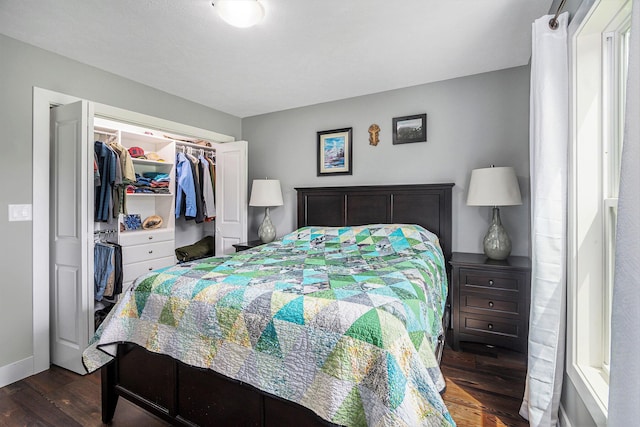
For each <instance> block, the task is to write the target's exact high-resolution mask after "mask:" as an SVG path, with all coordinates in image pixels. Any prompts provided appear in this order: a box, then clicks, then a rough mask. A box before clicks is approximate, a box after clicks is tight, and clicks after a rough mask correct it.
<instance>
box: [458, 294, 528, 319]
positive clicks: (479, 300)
mask: <svg viewBox="0 0 640 427" xmlns="http://www.w3.org/2000/svg"><path fill="white" fill-rule="evenodd" d="M521 306H522V304H521V303H520V301H518V300H507V299H500V298H495V297H493V296H492V295H486V294H471V293H463V294H461V295H460V310H461V311H466V312H474V313H480V314H490V315H494V316H503V317H504V316H507V317H518V316H520V314H521V311H522V309H521Z"/></svg>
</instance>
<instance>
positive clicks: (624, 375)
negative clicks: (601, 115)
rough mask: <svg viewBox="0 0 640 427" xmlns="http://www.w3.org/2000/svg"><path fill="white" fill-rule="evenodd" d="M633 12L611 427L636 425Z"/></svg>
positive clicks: (639, 167) (639, 98) (639, 348)
mask: <svg viewBox="0 0 640 427" xmlns="http://www.w3.org/2000/svg"><path fill="white" fill-rule="evenodd" d="M632 8H633V9H632V12H631V14H632V15H631V16H632V18H631V40H630V46H629V73H628V76H629V77H628V80H627V97H626V103H627V106H626V113H625V114H626V116H625V117H626V120H625V132H624V146H623V148H622V166H621V171H620V192H619V194H618V229H617V231H616V269H615V281H614V285H613V306H612V314H611V371H610V374H611V376H610V381H609V410H608V412H609V419H608V425H609V426H612V427H618V426H625V427H626V426H631V425H638V423H640V357H639V356H638V354H639V353H640V119H639V118H638V117H640V105H639V102H640V67H639V66H638V65H639V62H640V57H639V55H638V54H639V53H640V34H639V33H638V32H639V31H640V1H639V0H634V1H633V6H632Z"/></svg>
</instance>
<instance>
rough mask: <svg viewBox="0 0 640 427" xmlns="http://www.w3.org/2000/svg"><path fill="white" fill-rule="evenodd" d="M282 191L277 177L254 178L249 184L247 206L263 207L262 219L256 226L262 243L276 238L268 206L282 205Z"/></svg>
mask: <svg viewBox="0 0 640 427" xmlns="http://www.w3.org/2000/svg"><path fill="white" fill-rule="evenodd" d="M283 204H284V203H283V202H282V191H281V190H280V180H278V179H254V180H253V184H252V185H251V199H250V200H249V206H259V207H264V208H265V209H264V219H263V220H262V224H260V227H259V228H258V237H260V240H261V241H262V243H269V242H272V241H273V239H275V238H276V228H275V227H274V225H273V223H272V222H271V218H270V217H269V208H270V207H272V206H282V205H283Z"/></svg>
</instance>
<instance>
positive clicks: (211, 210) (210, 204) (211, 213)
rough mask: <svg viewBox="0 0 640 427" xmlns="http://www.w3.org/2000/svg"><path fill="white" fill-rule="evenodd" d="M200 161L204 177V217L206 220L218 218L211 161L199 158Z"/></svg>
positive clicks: (201, 172) (202, 157)
mask: <svg viewBox="0 0 640 427" xmlns="http://www.w3.org/2000/svg"><path fill="white" fill-rule="evenodd" d="M198 159H199V160H200V165H199V166H200V176H201V177H202V179H201V181H202V197H203V199H204V216H205V218H213V217H215V216H216V202H215V199H214V196H213V183H212V181H211V172H210V164H209V161H208V160H207V159H206V157H204V156H202V155H201V156H200V157H199V158H198Z"/></svg>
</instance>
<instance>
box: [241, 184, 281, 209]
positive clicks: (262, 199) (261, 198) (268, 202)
mask: <svg viewBox="0 0 640 427" xmlns="http://www.w3.org/2000/svg"><path fill="white" fill-rule="evenodd" d="M283 204H284V203H283V202H282V191H281V190H280V180H279V179H254V180H253V184H252V185H251V199H250V200H249V206H264V207H269V206H282V205H283Z"/></svg>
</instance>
